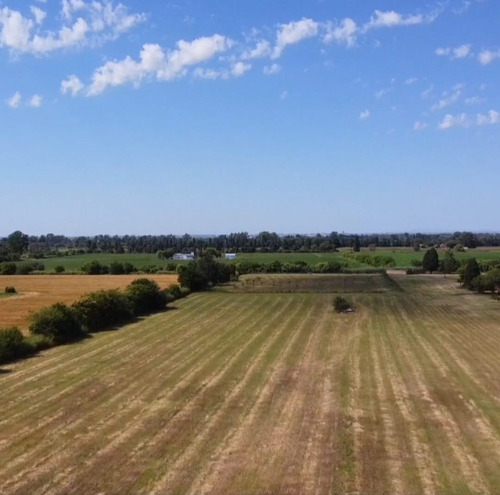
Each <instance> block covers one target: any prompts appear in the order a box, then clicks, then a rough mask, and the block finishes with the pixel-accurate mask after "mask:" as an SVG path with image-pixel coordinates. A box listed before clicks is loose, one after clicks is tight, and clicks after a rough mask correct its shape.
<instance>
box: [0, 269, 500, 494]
mask: <svg viewBox="0 0 500 495" xmlns="http://www.w3.org/2000/svg"><path fill="white" fill-rule="evenodd" d="M393 278H394V283H395V285H397V286H398V287H399V289H394V290H387V291H385V292H381V293H377V292H368V293H367V292H365V293H351V294H349V295H348V296H347V297H348V298H349V300H350V301H352V302H353V304H354V306H355V308H356V312H355V313H353V314H349V315H344V314H340V315H338V314H335V313H334V312H333V311H332V299H333V297H334V296H333V295H332V294H327V293H320V294H315V293H289V294H280V293H242V294H240V293H224V292H208V293H202V294H194V295H192V296H190V297H189V298H187V299H184V300H181V301H177V302H176V303H175V304H176V306H177V309H173V310H170V311H167V312H165V313H161V314H157V315H154V316H152V317H150V318H148V319H145V320H144V321H141V322H138V323H134V324H131V325H129V326H127V327H124V328H123V329H121V330H119V331H114V332H105V333H102V334H97V335H95V336H93V337H92V338H90V339H87V340H85V341H83V342H80V343H78V344H74V345H71V346H62V347H58V348H54V349H51V350H49V351H46V352H44V353H42V354H41V355H39V356H37V357H35V358H32V359H29V360H25V361H21V362H18V363H14V364H11V365H8V366H4V367H2V373H0V391H1V396H2V407H1V408H0V492H1V493H2V494H9V495H10V494H24V493H51V494H81V493H103V494H115V493H134V494H135V493H142V494H149V493H153V494H165V493H192V494H198V493H210V494H222V493H234V494H247V493H290V494H309V493H320V494H323V493H360V494H364V493H370V494H382V493H391V494H425V493H429V494H431V493H432V494H434V493H439V494H445V493H450V494H451V493H453V494H457V493H460V494H467V493H477V494H488V493H490V494H495V493H499V492H500V414H499V410H500V409H499V407H500V381H499V380H498V377H499V376H500V325H499V322H500V303H499V302H498V301H495V300H493V299H491V298H489V297H486V296H476V295H472V294H469V293H466V292H465V291H462V290H460V289H457V288H456V284H455V282H454V281H453V279H449V278H444V277H442V276H422V277H420V276H419V277H406V276H404V275H402V276H394V277H393Z"/></svg>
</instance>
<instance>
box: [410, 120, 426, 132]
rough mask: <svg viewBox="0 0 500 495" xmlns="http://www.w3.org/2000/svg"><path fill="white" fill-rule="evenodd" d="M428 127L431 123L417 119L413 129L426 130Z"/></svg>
mask: <svg viewBox="0 0 500 495" xmlns="http://www.w3.org/2000/svg"><path fill="white" fill-rule="evenodd" d="M428 127H429V124H427V123H426V122H420V121H418V120H417V121H416V122H415V124H414V125H413V130H414V131H424V130H425V129H427V128H428Z"/></svg>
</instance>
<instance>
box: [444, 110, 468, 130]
mask: <svg viewBox="0 0 500 495" xmlns="http://www.w3.org/2000/svg"><path fill="white" fill-rule="evenodd" d="M468 125H469V123H468V118H467V115H466V114H465V113H461V114H459V115H451V114H449V113H448V114H446V115H445V116H444V118H443V120H442V121H441V123H440V124H439V126H438V127H439V129H441V130H442V131H444V130H447V129H451V128H452V127H467V126H468Z"/></svg>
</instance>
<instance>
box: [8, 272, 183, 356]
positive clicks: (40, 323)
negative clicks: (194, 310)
mask: <svg viewBox="0 0 500 495" xmlns="http://www.w3.org/2000/svg"><path fill="white" fill-rule="evenodd" d="M188 293H189V292H188V291H187V290H186V289H182V288H181V287H179V285H177V284H174V285H171V286H170V287H169V288H167V289H165V290H160V288H159V287H158V284H157V283H156V282H154V281H152V280H149V279H147V278H140V279H137V280H134V281H133V282H132V283H131V284H130V285H129V286H128V287H127V288H126V289H125V290H124V291H120V290H117V289H116V290H103V291H98V292H93V293H90V294H87V295H86V296H83V297H82V298H81V299H80V300H78V301H77V302H75V303H74V304H73V305H71V306H67V305H66V304H62V303H56V304H53V305H52V306H49V307H47V308H43V309H41V310H40V311H38V312H36V313H34V314H33V315H32V316H31V324H30V327H29V330H30V333H31V336H30V337H27V338H25V337H23V335H22V333H21V331H20V330H19V329H18V328H15V327H14V328H7V329H4V330H0V363H2V362H7V361H11V360H13V359H18V358H21V357H24V356H28V355H30V354H33V353H35V352H37V351H38V350H40V349H43V348H47V347H52V346H56V345H60V344H65V343H68V342H72V341H75V340H78V339H81V338H83V337H85V336H86V335H87V334H88V333H92V332H98V331H100V330H103V329H106V328H111V327H116V326H119V325H122V324H124V323H127V322H130V321H132V320H133V319H134V318H135V317H137V316H142V315H145V314H150V313H153V312H155V311H161V310H162V309H164V308H165V307H166V305H167V303H169V302H173V301H175V300H176V299H179V298H181V297H185V296H186V295H187V294H188Z"/></svg>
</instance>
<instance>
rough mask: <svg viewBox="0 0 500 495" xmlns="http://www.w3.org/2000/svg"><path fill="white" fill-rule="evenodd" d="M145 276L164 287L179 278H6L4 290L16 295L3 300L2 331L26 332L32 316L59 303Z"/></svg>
mask: <svg viewBox="0 0 500 495" xmlns="http://www.w3.org/2000/svg"><path fill="white" fill-rule="evenodd" d="M143 276H146V277H147V278H150V279H151V280H155V281H156V282H158V284H159V285H160V287H161V288H165V287H168V286H169V285H170V284H173V283H177V275H160V274H158V275H149V274H148V275H138V274H132V275H3V276H1V277H0V284H2V286H1V290H2V291H3V288H4V287H6V286H13V287H15V288H16V290H17V292H18V293H19V294H18V295H16V296H11V297H2V298H0V328H6V327H10V326H18V327H19V328H21V329H22V330H27V328H28V325H29V323H28V319H29V315H30V313H32V312H34V311H38V310H39V309H41V308H44V307H46V306H50V305H51V304H54V303H56V302H62V303H65V304H71V303H73V302H75V301H76V300H78V299H79V298H80V297H81V296H82V295H84V294H88V293H89V292H95V291H97V290H104V289H124V288H125V287H126V286H127V285H128V284H130V282H132V280H135V279H137V278H139V277H143Z"/></svg>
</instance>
